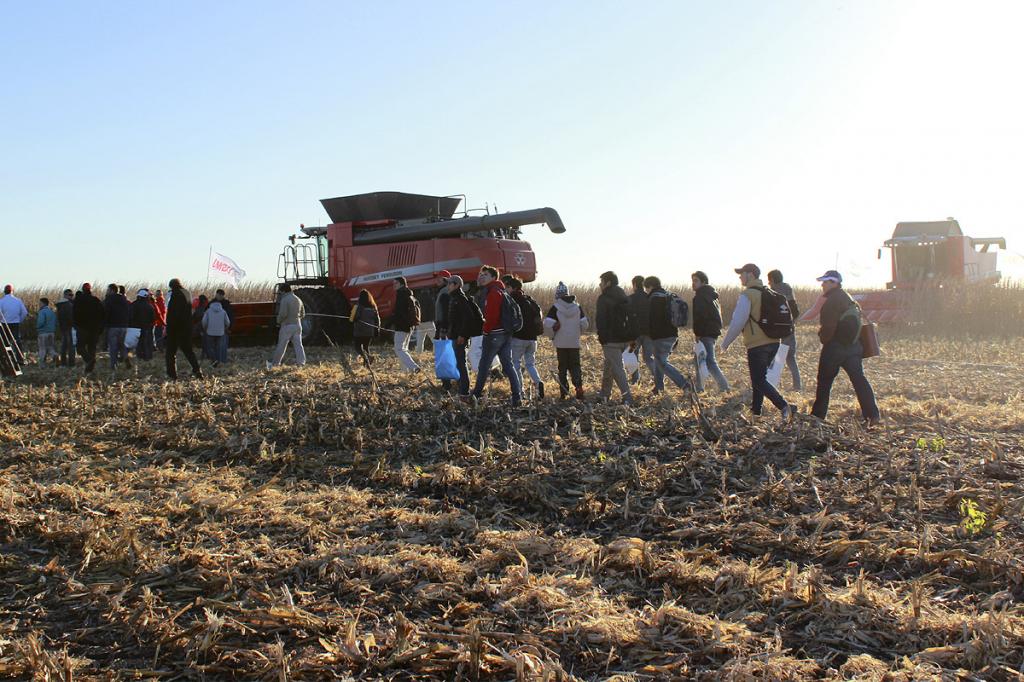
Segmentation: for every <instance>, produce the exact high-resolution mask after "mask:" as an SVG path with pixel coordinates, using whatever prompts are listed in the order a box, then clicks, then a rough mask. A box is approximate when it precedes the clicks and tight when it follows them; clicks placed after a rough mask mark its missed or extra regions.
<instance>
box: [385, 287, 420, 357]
mask: <svg viewBox="0 0 1024 682" xmlns="http://www.w3.org/2000/svg"><path fill="white" fill-rule="evenodd" d="M394 285H395V311H394V314H393V315H392V317H391V324H392V326H393V327H394V328H395V357H396V358H398V363H399V364H400V365H401V366H402V369H404V370H406V371H408V372H418V371H420V366H419V365H417V364H416V361H415V360H413V359H412V355H410V354H409V334H410V333H411V332H412V330H413V327H415V326H416V325H418V324H419V323H420V304H419V301H417V300H416V297H415V296H413V293H412V289H410V288H409V287H408V285H407V284H406V281H405V277H396V278H395V279H394Z"/></svg>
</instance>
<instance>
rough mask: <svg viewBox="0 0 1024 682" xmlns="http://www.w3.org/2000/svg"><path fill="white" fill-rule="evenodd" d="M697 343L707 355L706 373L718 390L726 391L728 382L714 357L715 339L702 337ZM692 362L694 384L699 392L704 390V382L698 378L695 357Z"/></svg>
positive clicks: (698, 368)
mask: <svg viewBox="0 0 1024 682" xmlns="http://www.w3.org/2000/svg"><path fill="white" fill-rule="evenodd" d="M697 341H699V342H700V345H702V346H704V351H705V352H706V354H707V356H706V359H705V364H706V365H707V366H708V373H709V374H711V378H713V379H714V380H715V383H717V384H718V390H720V391H728V390H729V380H728V379H726V378H725V374H724V373H723V372H722V368H721V367H719V366H718V359H717V358H716V357H715V341H717V339H716V338H715V337H713V336H702V337H700V338H699V339H697ZM693 362H694V370H695V375H694V382H695V383H696V385H697V391H698V392H700V391H703V390H704V381H703V380H702V379H701V378H700V367H698V366H697V364H696V363H697V358H696V356H694V358H693Z"/></svg>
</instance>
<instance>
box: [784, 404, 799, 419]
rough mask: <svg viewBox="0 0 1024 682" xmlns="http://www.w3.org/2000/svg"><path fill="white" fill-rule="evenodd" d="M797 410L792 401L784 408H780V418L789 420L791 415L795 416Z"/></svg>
mask: <svg viewBox="0 0 1024 682" xmlns="http://www.w3.org/2000/svg"><path fill="white" fill-rule="evenodd" d="M799 411H800V408H799V407H797V406H796V405H794V404H793V403H789V404H788V405H786V406H785V407H784V408H782V418H783V419H785V420H790V419H792V418H793V417H795V416H796V415H797V413H798V412H799Z"/></svg>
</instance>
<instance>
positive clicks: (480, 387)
mask: <svg viewBox="0 0 1024 682" xmlns="http://www.w3.org/2000/svg"><path fill="white" fill-rule="evenodd" d="M476 283H477V284H478V285H479V286H480V288H481V289H483V290H485V291H486V292H487V296H486V298H485V299H484V310H483V313H484V336H483V347H482V349H481V356H480V364H479V367H490V366H491V363H492V362H493V361H494V358H495V356H497V358H498V360H500V361H501V371H502V372H504V373H505V376H507V377H508V383H509V387H510V388H511V390H512V407H519V405H520V404H522V402H523V389H522V384H521V382H520V381H519V373H518V372H516V368H515V366H513V364H512V334H513V332H514V331H515V330H514V329H505V328H504V324H503V321H502V309H503V308H504V306H505V299H506V298H508V295H507V294H506V293H505V285H504V284H502V283H501V280H499V279H498V269H497V268H494V267H491V266H490V265H485V266H483V267H482V268H480V274H479V275H478V276H477V280H476ZM511 305H516V303H515V302H514V301H511ZM487 374H488V373H487V372H477V374H476V386H475V387H474V388H473V396H474V397H476V398H477V399H478V400H479V399H480V398H481V397H482V396H483V394H484V386H485V385H486V384H487Z"/></svg>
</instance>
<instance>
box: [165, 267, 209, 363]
mask: <svg viewBox="0 0 1024 682" xmlns="http://www.w3.org/2000/svg"><path fill="white" fill-rule="evenodd" d="M168 288H169V289H170V292H169V293H168V298H167V336H166V343H167V350H166V351H165V352H164V360H165V363H166V366H167V376H168V377H169V378H170V379H171V381H176V380H177V379H178V371H177V365H176V363H177V356H178V351H179V350H180V351H181V352H182V353H184V354H185V359H186V360H188V364H189V365H191V366H192V377H193V378H194V379H202V378H203V371H202V370H201V369H200V368H199V360H198V359H197V358H196V354H195V351H194V350H192V302H191V300H190V297H189V294H188V290H187V289H185V288H184V287H183V286H181V280H179V279H178V278H177V277H175V278H174V279H172V280H171V281H170V283H169V284H168Z"/></svg>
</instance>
